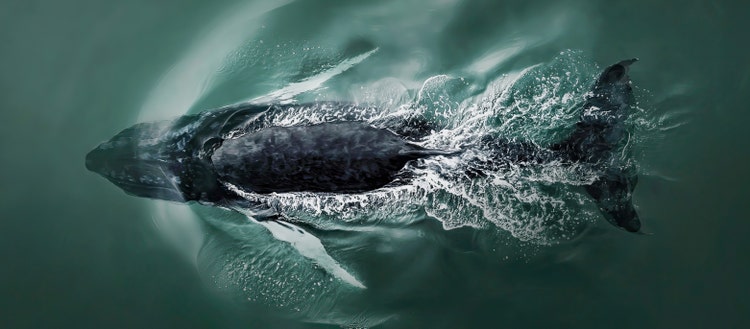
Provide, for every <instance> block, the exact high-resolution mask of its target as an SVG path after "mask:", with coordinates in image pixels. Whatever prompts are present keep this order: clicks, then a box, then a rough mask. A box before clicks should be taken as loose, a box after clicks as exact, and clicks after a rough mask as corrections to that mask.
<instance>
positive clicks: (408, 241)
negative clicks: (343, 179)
mask: <svg viewBox="0 0 750 329" xmlns="http://www.w3.org/2000/svg"><path fill="white" fill-rule="evenodd" d="M748 9H750V8H748V6H747V5H745V4H741V3H736V4H733V3H717V2H676V1H675V2H666V1H665V2H660V3H653V2H648V1H641V2H633V1H630V2H621V3H609V2H607V3H605V2H595V1H563V2H537V3H535V4H530V3H526V2H524V1H513V2H509V1H506V2H503V3H500V2H497V1H378V2H375V1H372V2H365V1H357V2H355V1H265V2H264V1H257V2H238V1H220V2H213V3H207V2H206V3H203V2H193V3H185V2H178V1H163V2H161V3H159V4H154V3H152V2H148V1H131V2H128V3H118V4H106V3H101V2H96V1H88V2H87V1H74V2H67V3H65V4H62V3H57V2H34V1H31V2H17V3H7V2H6V3H4V4H2V5H0V22H2V23H0V24H1V25H2V29H0V42H1V44H2V45H3V46H2V49H3V50H2V52H0V56H1V57H0V72H3V74H2V75H1V76H0V86H2V88H1V89H0V90H2V97H0V105H1V106H2V112H0V122H2V129H0V137H1V138H0V143H2V147H3V150H4V152H3V153H2V163H3V167H2V168H3V174H2V176H0V186H2V189H1V190H0V193H1V196H2V197H1V198H0V205H1V206H2V210H3V214H4V215H3V216H2V221H0V225H1V226H0V232H2V233H1V234H2V236H1V238H0V250H2V252H1V253H0V255H2V261H3V267H2V269H0V282H1V283H0V289H1V290H0V293H2V298H0V303H1V304H0V306H1V307H0V326H2V327H3V328H6V327H8V328H61V327H76V328H80V327H114V328H119V327H122V328H133V327H147V328H171V327H201V328H203V327H205V328H239V327H243V328H323V327H328V326H331V327H336V326H337V325H342V324H344V325H345V324H352V323H354V324H360V325H369V326H372V325H377V326H378V327H381V328H458V327H463V328H477V327H501V326H505V327H596V328H599V327H605V326H606V327H617V328H642V327H645V328H654V327H659V328H661V327H664V328H671V327H677V326H680V327H687V328H703V327H726V328H731V327H743V326H747V325H748V318H747V316H746V315H745V314H746V312H747V310H748V308H749V307H748V306H749V304H748V297H747V296H748V292H750V290H749V289H748V284H747V283H746V280H744V279H745V278H746V277H748V275H750V264H749V263H748V261H747V257H746V254H747V251H748V249H749V248H748V243H747V242H745V239H744V238H745V235H746V233H747V232H748V222H747V220H746V219H747V211H746V210H747V206H746V205H745V204H746V203H745V202H744V201H745V199H746V197H747V189H746V187H745V185H746V184H747V183H748V182H750V181H749V180H748V174H747V172H746V168H747V162H748V159H749V158H748V156H747V151H746V150H747V146H748V136H747V134H746V133H745V129H744V122H745V121H746V120H747V119H748V115H747V113H746V112H747V111H746V109H747V105H746V104H747V102H746V100H747V99H746V98H747V97H746V94H747V92H748V79H749V77H750V64H748V63H747V61H746V58H748V55H750V54H749V53H750V52H749V51H748V47H747V46H746V44H745V43H743V41H744V39H746V38H747V37H746V33H745V32H743V31H746V30H747V29H748V26H747V25H748V24H747V23H745V22H744V21H743V19H744V16H745V14H746V13H747V12H749V11H748ZM631 57H638V58H640V62H638V63H636V64H635V65H634V66H633V68H632V70H631V72H630V75H631V78H632V80H633V83H634V86H635V94H636V99H637V106H636V110H635V115H634V116H633V120H632V121H633V122H632V124H633V129H634V131H633V136H634V139H633V145H632V150H633V161H634V164H635V165H636V166H637V168H638V172H639V174H640V181H639V185H638V187H637V188H636V191H635V195H634V202H635V204H636V206H637V208H638V210H639V213H640V215H641V218H642V220H643V223H644V230H645V231H648V232H652V233H654V235H652V236H641V235H630V234H627V233H624V232H622V231H619V230H616V229H614V228H613V227H611V226H609V225H608V224H607V223H605V222H604V221H603V220H602V218H600V215H599V214H598V212H597V211H596V209H594V208H593V207H592V205H591V203H590V200H589V199H588V198H587V196H586V195H585V193H582V192H581V191H579V190H578V189H576V188H575V185H576V184H580V183H581V181H582V180H585V175H580V174H581V173H580V172H574V173H570V172H559V171H555V170H552V169H555V168H548V169H550V170H541V171H538V172H523V171H521V172H511V173H510V174H506V175H505V176H503V177H501V178H502V179H501V180H500V181H501V182H500V183H498V182H497V181H496V180H492V181H489V180H488V181H486V182H484V185H482V184H478V185H476V186H471V187H466V186H463V185H461V183H460V182H457V181H451V180H450V179H447V180H445V181H441V184H442V185H440V184H437V185H439V186H442V188H437V189H433V190H430V191H429V193H426V192H424V191H422V192H419V191H406V192H404V193H402V194H398V193H392V194H391V195H385V196H381V197H382V198H383V199H382V200H385V201H382V200H381V201H382V203H379V204H377V208H375V207H371V206H368V205H367V204H366V205H363V206H359V207H357V206H352V203H351V200H326V201H325V202H323V204H326V205H333V206H331V207H330V208H328V209H322V208H321V207H320V206H319V205H317V203H316V202H317V201H319V200H318V199H315V198H314V197H310V198H299V197H296V198H293V199H291V200H290V199H283V196H282V197H280V198H279V200H277V201H278V202H281V204H282V206H284V207H286V208H285V209H286V210H287V211H288V212H290V213H294V214H295V215H296V216H297V217H300V218H305V219H306V220H307V221H309V222H315V223H317V224H318V225H319V226H321V225H322V226H324V225H331V227H335V228H337V230H334V231H330V230H320V232H315V233H316V235H318V236H319V237H320V239H321V241H322V242H323V243H324V244H325V245H326V248H327V250H328V251H329V252H330V253H331V255H332V256H333V257H334V258H335V259H337V260H338V261H339V262H340V263H341V264H342V266H343V267H345V268H346V269H348V270H349V271H350V272H351V273H352V274H353V275H355V276H356V277H357V278H358V279H360V280H361V281H362V282H363V283H364V284H365V285H366V286H367V289H365V290H362V289H359V288H356V287H353V286H351V285H349V284H346V282H342V281H341V280H337V279H336V278H334V277H332V276H331V275H330V274H329V273H327V272H325V271H322V270H321V269H320V268H317V267H315V266H313V265H312V264H310V263H309V262H308V261H306V259H305V258H304V257H301V256H300V255H299V254H298V253H296V252H295V251H294V250H293V249H291V248H289V247H288V246H287V245H285V244H283V243H279V242H278V241H276V240H274V239H273V238H271V237H270V235H269V234H268V233H267V232H266V231H264V229H263V228H261V227H258V226H253V225H248V224H247V223H243V222H240V221H239V219H238V218H236V216H233V215H231V214H227V213H225V212H222V211H220V210H217V209H212V208H208V207H204V206H197V205H193V206H182V205H176V204H171V203H162V202H158V201H153V200H146V199H138V198H134V197H130V196H127V195H125V194H124V193H122V192H121V191H120V190H119V189H117V188H116V187H115V186H113V185H111V184H109V183H108V182H107V181H105V180H104V179H101V178H100V177H98V176H96V175H95V174H93V173H90V172H87V171H86V170H85V168H84V165H83V159H84V155H85V154H86V152H87V151H89V150H90V149H91V148H93V147H94V146H95V145H96V144H98V143H99V142H101V141H103V140H106V139H108V138H109V137H111V136H112V135H114V134H115V133H117V132H118V131H120V130H121V129H123V128H125V127H127V126H130V125H132V124H133V123H135V122H140V121H147V120H154V119H163V118H171V117H175V116H179V115H182V114H185V113H195V112H198V111H201V110H204V109H210V108H215V107H219V106H222V105H226V104H231V103H237V102H244V101H254V102H304V101H316V100H339V101H351V102H357V103H361V104H370V105H376V106H377V107H378V109H381V110H382V111H380V112H377V113H355V114H356V115H361V116H368V115H369V116H377V115H383V114H384V113H395V112H398V111H406V113H419V114H422V115H425V116H426V117H428V118H430V120H432V122H433V123H434V124H435V125H437V126H439V127H441V128H445V129H447V130H451V129H455V128H457V127H468V128H467V129H464V130H460V129H458V130H454V132H455V133H451V134H445V135H440V134H437V136H436V137H434V138H433V139H432V140H431V141H430V143H433V144H434V145H442V146H450V145H451V143H458V142H460V141H461V138H470V137H467V136H471V133H472V132H488V131H491V132H493V133H497V134H500V135H503V136H506V135H507V136H511V137H517V138H523V139H527V140H533V141H535V142H537V143H540V144H548V143H551V142H552V141H553V140H555V139H559V138H560V137H561V136H564V135H565V134H566V133H567V132H568V131H569V128H570V125H571V124H573V123H574V121H575V116H576V112H575V105H576V104H577V103H578V102H580V100H581V99H582V97H583V95H584V94H585V92H586V91H587V88H588V86H589V85H590V84H591V83H592V82H593V79H594V78H595V76H596V74H597V72H598V71H599V70H601V69H602V68H603V67H604V66H606V65H609V64H611V63H614V62H616V61H619V60H621V59H625V58H631ZM320 115H321V111H320V109H305V108H299V109H297V112H293V113H289V114H288V115H287V116H286V117H283V118H279V119H278V120H280V121H284V120H287V121H286V122H288V120H291V121H294V120H298V121H299V120H314V118H316V117H318V116H320ZM330 115H333V116H336V115H342V113H332V114H330ZM477 117H479V118H483V121H482V122H484V124H482V125H473V124H474V122H475V121H472V120H473V118H477ZM495 178H497V177H495ZM563 183H565V184H563ZM571 184H572V185H574V186H573V187H570V185H571ZM456 188H465V189H463V190H461V193H453V192H456V190H455V189H456ZM423 192H424V193H423ZM359 201H361V200H359ZM359 201H358V202H359ZM367 201H368V202H372V201H373V200H367ZM336 202H343V203H344V204H346V206H342V207H336V206H335V205H336ZM347 202H348V203H347ZM368 204H372V203H368ZM441 205H448V207H443V206H441ZM355 224H356V225H355ZM331 227H329V228H331Z"/></svg>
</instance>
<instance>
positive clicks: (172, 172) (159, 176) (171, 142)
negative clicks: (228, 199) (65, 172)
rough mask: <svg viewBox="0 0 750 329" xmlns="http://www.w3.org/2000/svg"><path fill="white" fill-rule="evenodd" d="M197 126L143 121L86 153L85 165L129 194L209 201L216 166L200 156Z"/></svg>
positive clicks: (214, 183)
mask: <svg viewBox="0 0 750 329" xmlns="http://www.w3.org/2000/svg"><path fill="white" fill-rule="evenodd" d="M194 140H195V132H194V129H191V127H189V126H188V125H182V126H181V125H180V122H179V120H178V121H177V122H170V121H162V122H149V123H139V124H136V125H134V126H132V127H130V128H127V129H125V130H123V131H122V132H120V133H118V134H117V135H115V136H114V137H112V138H111V139H110V140H108V141H106V142H103V143H101V144H100V145H99V146H97V147H96V148H95V149H93V150H92V151H91V152H89V153H88V154H87V155H86V168H87V169H88V170H90V171H93V172H96V173H98V174H99V175H101V176H103V177H104V178H106V179H107V180H109V181H111V182H112V183H113V184H115V185H117V186H118V187H120V188H121V189H122V190H123V191H125V192H126V193H127V194H130V195H134V196H139V197H145V198H152V199H161V200H168V201H177V202H186V201H192V200H202V201H210V199H211V197H212V196H211V195H210V194H211V193H213V191H214V190H215V189H216V185H217V183H216V178H215V175H213V171H212V170H210V169H208V165H206V164H204V163H203V162H201V161H200V159H198V158H197V157H195V156H194V155H195V152H197V151H198V150H196V148H195V147H194V146H193V143H194Z"/></svg>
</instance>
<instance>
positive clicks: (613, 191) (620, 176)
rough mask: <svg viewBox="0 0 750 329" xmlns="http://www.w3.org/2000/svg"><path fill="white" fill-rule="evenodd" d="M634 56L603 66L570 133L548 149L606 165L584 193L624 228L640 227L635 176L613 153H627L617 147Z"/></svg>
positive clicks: (623, 131)
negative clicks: (634, 195) (634, 199)
mask: <svg viewBox="0 0 750 329" xmlns="http://www.w3.org/2000/svg"><path fill="white" fill-rule="evenodd" d="M637 60H638V59H637V58H633V59H627V60H623V61H620V62H618V63H616V64H613V65H611V66H609V67H607V68H606V69H604V71H603V72H602V73H601V74H600V75H599V78H598V79H597V80H596V83H594V86H593V87H592V88H591V92H590V94H589V95H588V96H587V98H586V102H585V103H584V105H583V111H582V113H581V117H580V121H579V122H578V123H577V124H576V127H575V130H574V131H573V133H572V134H571V135H570V136H569V137H568V138H567V139H565V140H564V141H562V142H560V143H558V144H555V145H553V146H552V147H551V149H552V150H553V151H555V152H557V153H558V154H559V155H560V156H562V157H563V158H566V159H567V160H569V161H573V162H587V163H592V164H598V165H601V166H602V167H606V169H602V174H601V175H600V176H599V177H598V178H597V179H596V180H595V181H594V182H593V183H592V184H590V185H587V186H586V191H587V192H588V193H589V195H591V197H592V198H594V201H595V202H596V205H597V206H598V208H599V210H600V211H601V212H602V215H603V216H604V217H605V218H606V219H607V220H608V221H609V222H610V223H612V224H613V225H615V226H617V227H620V228H623V229H625V230H627V231H629V232H639V231H640V228H641V222H640V219H639V217H638V213H637V212H636V211H635V207H634V206H633V202H632V193H633V190H634V189H635V185H636V183H637V182H638V176H637V174H636V173H635V170H634V168H632V166H631V165H630V164H629V163H628V161H627V159H621V158H617V157H618V156H619V155H620V154H623V153H626V152H625V151H626V150H625V151H622V149H623V148H624V147H626V144H627V143H628V140H629V138H630V133H629V132H628V127H627V124H626V122H625V121H626V119H627V118H628V116H629V115H630V112H631V109H630V105H631V103H632V100H633V89H632V87H631V85H630V77H629V76H628V71H629V68H630V65H632V64H633V63H635V62H636V61H637Z"/></svg>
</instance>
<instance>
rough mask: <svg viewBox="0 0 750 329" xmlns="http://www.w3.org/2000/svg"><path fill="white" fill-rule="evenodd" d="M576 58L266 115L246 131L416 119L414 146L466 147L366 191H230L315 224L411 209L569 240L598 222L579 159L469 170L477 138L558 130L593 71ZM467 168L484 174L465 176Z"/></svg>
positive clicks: (385, 218)
mask: <svg viewBox="0 0 750 329" xmlns="http://www.w3.org/2000/svg"><path fill="white" fill-rule="evenodd" d="M581 57H582V56H581V55H580V54H579V53H577V52H572V51H568V52H563V53H561V54H560V55H559V56H558V57H557V58H556V59H555V60H553V61H552V62H551V63H549V64H539V65H535V66H532V67H529V68H527V69H525V70H522V71H520V72H514V73H510V74H507V75H504V76H502V77H500V78H498V79H497V80H495V81H492V82H491V83H490V84H489V86H488V87H487V88H485V90H484V92H482V93H478V94H472V86H471V85H470V83H468V82H467V81H465V79H462V78H453V77H450V76H446V75H439V76H434V77H432V78H429V79H427V80H426V81H425V83H424V84H423V86H422V88H421V89H420V90H419V91H418V92H417V97H416V100H414V101H413V102H407V103H405V104H401V105H399V106H397V107H393V108H390V109H389V108H385V109H378V108H376V107H372V106H366V105H365V106H359V105H342V104H336V103H318V104H313V105H299V106H294V107H291V108H288V109H284V110H283V111H269V112H267V113H265V114H264V115H263V118H262V120H259V119H256V120H255V122H253V124H252V127H251V128H246V130H254V129H261V128H263V127H266V126H292V125H300V124H315V123H320V122H331V121H344V120H347V121H348V120H361V121H366V122H368V123H370V124H372V125H374V126H379V127H382V128H393V127H389V126H388V123H393V122H397V121H399V120H400V121H401V122H405V121H406V122H408V121H410V120H413V119H421V120H423V121H425V122H427V123H428V124H429V126H430V127H432V128H433V131H432V133H430V134H429V135H427V136H426V137H424V138H422V139H420V140H419V143H420V144H421V145H423V146H425V147H428V148H435V149H443V150H456V149H464V150H466V151H465V152H463V153H462V154H461V156H458V157H445V156H437V157H434V158H429V159H421V160H419V161H418V162H417V163H416V164H413V165H410V166H407V168H405V169H404V172H407V173H408V174H409V176H410V177H411V179H410V181H409V182H408V183H407V184H405V185H401V186H394V187H385V188H382V189H378V190H375V191H371V192H366V193H360V194H332V193H329V194H327V193H304V192H292V193H272V194H257V193H253V192H251V191H241V190H239V189H236V191H237V192H238V193H241V194H242V195H243V196H244V197H245V198H247V199H248V200H251V201H254V202H261V203H264V204H272V205H274V207H277V209H278V210H280V211H281V212H283V213H284V214H286V215H287V216H289V217H290V218H292V219H294V220H296V221H299V222H302V223H305V224H309V225H312V226H314V227H316V228H318V229H343V230H357V229H358V228H357V227H361V226H373V225H390V226H406V225H409V224H412V223H413V222H415V221H418V220H420V216H418V215H417V214H419V213H420V212H424V213H426V214H427V215H429V216H430V217H433V218H435V219H437V220H439V221H440V222H442V225H443V227H444V228H445V229H454V228H459V227H464V226H469V227H474V228H479V229H483V228H493V227H496V228H500V229H501V230H503V231H507V232H508V233H510V234H511V235H512V236H513V237H515V238H516V239H519V240H521V241H524V242H532V243H534V244H541V245H545V244H552V243H556V242H560V241H566V240H569V239H572V238H574V237H576V236H577V235H578V234H579V233H580V232H581V231H582V229H583V228H585V226H586V225H587V224H588V223H591V222H593V221H595V220H597V218H598V213H597V212H596V211H594V210H593V207H591V206H590V198H589V197H588V196H587V195H586V194H585V193H584V192H583V191H582V189H580V188H579V186H580V185H584V184H589V183H591V182H592V181H593V180H594V179H595V178H596V177H597V176H598V175H599V172H598V171H596V170H595V169H594V168H591V167H589V166H587V165H585V164H578V165H570V164H561V163H556V162H551V163H546V164H541V165H537V166H517V165H513V164H511V165H507V166H505V167H503V168H494V169H496V170H491V171H488V170H486V169H484V170H483V168H475V167H477V161H476V160H477V159H480V161H479V162H485V163H486V162H490V161H491V160H492V159H491V157H492V153H491V152H490V151H489V150H487V149H483V148H482V147H476V146H477V145H480V141H481V139H482V138H483V137H485V136H502V137H505V138H508V139H511V140H518V141H521V140H523V141H529V142H532V143H535V144H537V145H540V146H545V145H549V144H551V143H553V142H555V141H558V140H560V139H562V138H563V136H566V135H567V134H568V133H569V132H570V130H571V128H572V126H573V125H574V124H575V122H576V121H577V120H578V117H579V115H580V114H579V111H580V105H581V103H582V100H583V99H584V96H585V94H586V92H588V90H589V88H590V86H591V84H592V82H593V79H594V78H595V77H596V75H597V74H598V68H597V67H596V66H595V65H593V64H591V63H588V62H586V61H584V60H583V59H582V58H581ZM239 133H245V131H243V132H239ZM623 154H626V152H625V151H623ZM481 160H486V161H481ZM473 169H476V170H477V171H482V173H483V174H482V175H468V174H467V172H471V171H472V170H473Z"/></svg>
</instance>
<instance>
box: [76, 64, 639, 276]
mask: <svg viewBox="0 0 750 329" xmlns="http://www.w3.org/2000/svg"><path fill="white" fill-rule="evenodd" d="M636 60H637V59H628V60H623V61H620V62H618V63H615V64H613V65H610V66H608V67H606V68H605V69H604V70H603V71H602V72H601V74H600V75H599V76H598V77H597V79H596V80H595V82H594V83H593V85H592V87H591V89H590V92H589V93H587V94H586V96H585V100H584V102H583V105H582V106H581V114H580V119H579V121H578V122H577V123H576V124H575V127H574V128H573V131H572V132H571V133H570V135H569V136H568V137H567V138H564V139H563V140H561V141H559V142H557V143H554V144H552V145H550V146H548V147H540V146H538V145H536V144H534V143H529V142H518V141H512V140H509V139H506V138H503V137H502V136H486V138H484V139H482V145H480V146H476V145H474V146H471V145H469V146H466V147H484V148H489V149H491V150H492V154H493V157H492V160H491V161H492V162H494V163H495V164H520V165H529V164H534V163H547V162H551V161H557V162H560V163H570V164H574V163H586V164H590V165H593V166H596V167H598V168H600V170H599V172H601V174H600V175H599V177H598V178H596V180H594V181H593V182H591V183H590V184H587V185H585V186H584V187H583V188H584V189H585V191H586V192H587V193H588V194H589V195H590V196H591V197H592V199H593V201H594V203H595V204H596V206H597V207H598V208H599V210H600V212H601V213H602V215H603V217H604V218H605V219H606V220H607V221H608V222H610V223H611V224H613V225H614V226H616V227H618V228H621V229H623V230H626V231H629V232H636V233H637V232H640V229H641V222H640V219H639V216H638V214H637V212H636V210H635V207H634V205H633V202H632V194H633V191H634V189H635V186H636V184H637V173H636V172H635V170H634V169H633V168H632V166H630V165H628V164H627V163H624V162H623V161H618V160H617V159H619V155H620V154H619V152H620V149H621V148H622V145H623V144H624V143H627V142H628V141H629V139H630V132H629V130H628V125H627V123H626V120H627V118H628V117H629V116H630V114H631V112H632V109H631V105H632V102H633V89H632V86H631V80H630V77H629V74H628V73H629V68H630V66H631V65H632V64H633V63H634V62H636ZM295 106H300V104H238V105H230V106H225V107H222V108H219V109H215V110H209V111H204V112H200V113H197V114H192V115H185V116H182V117H179V118H176V119H174V120H165V121H156V122H145V123H137V124H135V125H133V126H131V127H129V128H126V129H124V130H123V131H121V132H120V133H118V134H116V135H115V136H114V137H112V138H110V139H109V140H107V141H105V142H103V143H101V144H100V145H98V146H97V147H96V148H94V149H93V150H91V151H90V152H89V153H88V154H87V155H86V158H85V165H86V168H87V169H88V170H90V171H92V172H95V173H97V174H99V175H101V176H102V177H104V178H106V179H107V180H109V181H110V182H112V183H113V184H114V185H116V186H118V187H119V188H121V189H122V190H123V191H124V192H125V193H127V194H130V195H133V196H138V197H145V198H151V199H160V200H167V201H173V202H181V203H190V202H196V203H201V204H206V205H211V206H218V207H223V208H227V209H232V210H236V211H238V212H241V213H243V214H245V215H246V216H248V217H250V218H252V219H253V220H255V221H257V222H258V223H261V224H263V225H267V227H268V228H269V230H271V231H272V232H274V236H277V237H282V236H284V234H282V233H281V232H282V231H280V229H282V228H288V229H290V230H291V232H294V234H297V237H298V238H299V237H304V238H309V235H305V234H306V232H305V231H304V230H303V229H302V228H300V227H297V226H295V224H294V223H293V220H289V219H288V218H285V217H284V214H283V213H280V210H278V209H275V207H274V206H273V205H265V204H258V203H254V202H252V201H249V200H248V199H247V198H245V197H243V195H242V194H243V191H244V192H252V193H257V194H269V193H283V192H310V193H349V194H352V193H363V192H367V191H373V190H377V189H380V188H384V187H388V186H395V185H399V184H408V183H409V177H408V175H404V173H403V169H404V167H405V166H407V164H409V163H414V162H416V161H418V160H419V159H423V158H429V157H440V156H443V157H451V156H458V155H460V154H461V153H462V152H463V151H465V150H462V149H459V150H439V149H428V148H424V147H422V146H420V145H419V144H418V143H416V141H418V140H419V139H420V138H422V137H424V135H425V134H426V133H428V132H429V131H431V127H429V124H428V123H424V122H418V123H416V124H415V122H414V121H413V120H412V121H403V122H398V121H396V122H393V121H389V122H386V123H384V124H385V125H387V127H383V125H378V126H376V125H372V124H371V123H367V122H363V121H358V120H356V118H355V117H348V116H346V115H344V116H341V117H337V119H335V120H332V121H330V122H318V123H308V124H298V125H292V126H273V125H270V124H269V120H268V118H269V117H270V116H272V115H273V114H274V113H281V112H284V111H288V110H289V109H291V108H293V107H295ZM301 106H318V107H323V106H324V107H328V108H346V109H347V111H344V112H346V113H354V112H356V111H357V110H358V109H359V108H358V107H362V108H361V110H363V111H364V110H371V109H369V108H365V107H366V106H361V105H356V104H350V103H337V102H319V103H311V104H302V105H301ZM487 168H497V166H487ZM280 239H281V240H285V239H286V240H287V241H291V240H290V239H292V240H293V239H294V238H289V237H287V238H283V237H282V238H280ZM311 244H314V245H319V243H318V242H314V241H313V242H312V243H311ZM320 248H322V247H320ZM324 254H325V253H324ZM324 258H325V257H324ZM334 267H335V266H334ZM333 270H335V271H339V269H333ZM349 281H350V282H357V281H356V280H353V279H351V278H350V280H349ZM357 283H358V282H357Z"/></svg>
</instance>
